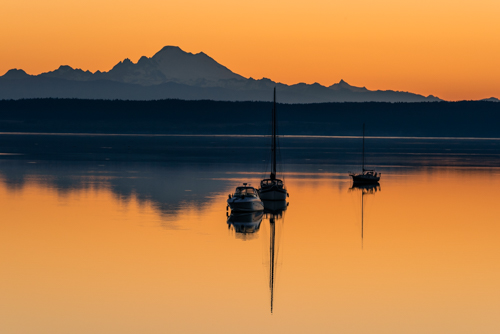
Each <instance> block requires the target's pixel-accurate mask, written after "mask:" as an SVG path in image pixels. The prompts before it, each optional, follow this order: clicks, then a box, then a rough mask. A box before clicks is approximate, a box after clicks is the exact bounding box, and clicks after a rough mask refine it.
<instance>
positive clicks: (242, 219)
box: [227, 211, 264, 240]
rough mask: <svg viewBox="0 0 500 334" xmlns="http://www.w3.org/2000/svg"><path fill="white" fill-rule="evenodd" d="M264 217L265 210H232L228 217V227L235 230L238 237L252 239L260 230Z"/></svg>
mask: <svg viewBox="0 0 500 334" xmlns="http://www.w3.org/2000/svg"><path fill="white" fill-rule="evenodd" d="M262 218H264V212H263V211H254V212H231V215H229V217H228V218H227V224H228V228H229V229H231V230H232V231H234V233H235V237H236V238H237V239H242V240H250V239H253V238H254V237H255V233H256V232H258V231H259V228H260V224H261V223H262Z"/></svg>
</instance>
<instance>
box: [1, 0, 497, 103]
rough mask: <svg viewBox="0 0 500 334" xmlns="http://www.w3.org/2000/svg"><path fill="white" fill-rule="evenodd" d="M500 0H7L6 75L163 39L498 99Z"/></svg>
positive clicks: (216, 52)
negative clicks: (16, 69)
mask: <svg viewBox="0 0 500 334" xmlns="http://www.w3.org/2000/svg"><path fill="white" fill-rule="evenodd" d="M499 16H500V1H498V0H474V1H472V0H454V1H451V0H433V1H429V0H419V1H411V0H410V1H400V0H399V1H396V0H378V1H373V0H372V1H370V0H357V1H332V0H310V1H296V0H287V1H284V0H279V1H262V0H254V1H229V0H212V1H203V0H182V1H181V0H169V1H165V0H143V1H130V0H121V1H117V0H99V1H97V0H86V1H75V0H64V1H63V0H43V1H40V0H2V2H1V4H0V45H1V52H0V75H3V74H4V73H5V72H6V71H8V70H9V69H12V68H21V69H24V70H25V71H26V72H27V73H29V74H39V73H42V72H47V71H52V70H54V69H56V68H58V67H59V65H70V66H72V67H74V68H81V69H83V70H90V71H92V72H94V71H97V70H101V71H107V70H109V69H111V68H112V67H113V65H115V64H116V63H117V62H119V61H120V60H123V59H124V58H130V59H131V60H132V61H134V62H136V61H137V60H138V59H139V58H140V57H141V56H143V55H145V56H148V57H151V56H153V55H154V54H155V53H156V52H157V51H159V50H160V49H161V48H162V47H163V46H165V45H176V46H179V47H180V48H182V49H183V50H184V51H187V52H193V53H198V52H201V51H203V52H205V53H206V54H208V55H209V56H211V57H212V58H214V59H215V60H216V61H218V62H219V63H221V64H223V65H224V66H227V67H228V68H229V69H231V70H232V71H233V72H236V73H238V74H241V75H243V76H245V77H253V78H257V79H260V78H262V77H267V78H270V79H272V80H274V81H278V82H283V83H286V84H295V83H299V82H305V83H314V82H318V83H320V84H322V85H328V86H329V85H331V84H333V83H336V82H338V81H340V79H344V80H345V81H347V82H348V83H350V84H351V85H355V86H365V87H366V88H368V89H371V90H376V89H382V90H386V89H392V90H401V91H411V92H414V93H418V94H423V95H429V94H433V95H435V96H438V97H440V98H443V99H446V100H463V99H481V98H487V97H491V96H496V97H499V98H500V66H499V63H498V62H499V59H500V36H499V35H500V19H499Z"/></svg>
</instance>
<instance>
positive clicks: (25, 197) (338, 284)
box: [0, 169, 500, 333]
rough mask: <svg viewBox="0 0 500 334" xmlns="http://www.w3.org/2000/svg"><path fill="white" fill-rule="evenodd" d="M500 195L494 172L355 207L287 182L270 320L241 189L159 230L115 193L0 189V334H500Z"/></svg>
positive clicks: (328, 185)
mask: <svg viewBox="0 0 500 334" xmlns="http://www.w3.org/2000/svg"><path fill="white" fill-rule="evenodd" d="M499 180H500V179H499V178H498V175H497V174H495V172H494V171H491V170H489V171H481V170H465V171H460V170H446V169H436V170H429V171H422V172H413V173H409V174H405V173H397V172H394V173H392V174H391V175H387V176H385V177H384V176H383V182H382V185H381V190H380V191H378V192H376V193H374V194H366V195H364V197H363V202H361V196H362V193H361V191H359V190H353V191H349V187H350V184H349V182H348V180H347V179H343V178H340V179H336V178H332V176H331V175H329V176H327V177H318V178H317V179H302V178H293V177H290V178H289V179H287V185H288V189H289V191H290V194H291V195H290V199H289V201H290V205H289V207H288V210H287V211H286V212H285V216H284V219H282V220H280V223H279V224H277V225H276V226H277V229H280V230H279V232H280V239H279V240H277V243H278V245H279V247H280V252H281V253H280V259H279V263H278V268H277V273H276V278H277V281H276V291H275V295H274V297H275V308H274V314H273V316H271V315H270V314H269V289H268V273H267V272H266V256H267V255H266V254H267V253H266V252H267V251H268V250H269V221H268V219H264V220H263V221H262V223H261V227H260V230H259V231H258V232H257V237H256V238H251V239H248V240H247V241H242V240H241V239H239V238H235V235H234V231H231V230H228V226H227V224H226V217H225V200H226V196H227V195H226V194H227V193H228V192H230V191H231V190H232V189H225V190H224V189H219V190H220V193H219V194H218V195H217V196H214V197H213V198H212V201H211V202H210V204H209V205H207V206H204V207H201V208H195V207H193V206H192V205H185V206H184V209H183V210H181V211H178V212H177V213H176V214H172V215H162V214H160V213H159V212H158V210H157V209H156V208H155V205H154V203H153V202H139V201H138V200H136V199H134V198H132V199H131V200H130V201H123V200H119V199H118V198H117V197H116V196H115V195H114V194H113V193H112V192H111V191H110V190H109V189H107V188H99V189H97V188H96V189H92V188H91V189H88V190H73V191H69V192H64V193H61V192H59V193H58V192H57V191H56V190H54V189H50V188H48V187H45V186H42V185H41V184H38V183H36V182H28V183H27V184H25V185H24V186H23V187H22V188H20V189H16V190H12V189H9V188H7V187H6V185H5V184H4V183H2V185H1V187H0V202H1V203H2V207H3V219H2V224H1V225H0V254H1V255H0V293H1V295H2V300H1V301H0V313H1V314H2V322H0V331H1V332H5V333H26V332H50V333H69V332H71V333H89V332H94V333H117V332H120V333H137V332H138V331H140V332H164V331H167V330H168V331H172V332H176V333H180V332H185V333H187V332H204V333H221V332H234V329H235V328H237V329H238V331H242V332H244V333H255V332H276V331H281V332H290V333H292V332H297V333H298V332H305V331H307V329H310V328H311V324H312V323H313V324H314V328H315V329H316V330H317V331H318V332H350V333H366V332H371V333H401V332H405V330H406V329H408V328H412V332H415V333H425V332H432V331H435V330H437V329H439V331H440V332H449V333H451V332H453V333H460V332H464V333H466V332H470V331H471V330H472V329H474V330H475V331H477V332H482V333H493V332H497V331H498V329H499V328H498V321H497V314H498V311H499V306H498V299H499V297H500V289H499V288H498V281H499V279H500V265H499V261H498V256H499V254H500V246H499V244H498V242H497V239H498V235H499V232H500V227H499V225H498V224H497V220H498V219H497V215H496V213H495V211H494V208H495V207H496V198H497V191H496V189H498V186H499V185H500V184H499V183H500V181H499ZM252 181H256V180H252ZM235 182H236V181H235ZM254 183H255V182H254ZM166 191H168V190H166ZM361 203H363V204H364V211H363V212H364V223H363V226H364V228H363V233H364V238H363V240H362V239H361ZM249 314H251V315H252V316H251V320H252V321H248V322H245V325H244V326H241V321H242V317H243V318H244V319H247V320H248V318H247V315H249Z"/></svg>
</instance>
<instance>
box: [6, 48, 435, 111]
mask: <svg viewBox="0 0 500 334" xmlns="http://www.w3.org/2000/svg"><path fill="white" fill-rule="evenodd" d="M274 87H276V89H277V92H278V97H279V102H282V103H320V102H370V101H373V102H376V101H378V102H432V101H441V99H439V98H437V97H435V96H432V95H429V96H427V97H425V96H422V95H418V94H413V93H409V92H400V91H391V90H386V91H382V90H376V91H372V90H368V89H366V88H365V87H355V86H351V85H349V84H348V83H347V82H345V81H344V80H341V81H340V82H338V83H336V84H333V85H331V86H329V87H326V86H322V85H320V84H318V83H314V84H305V83H299V84H295V85H285V84H282V83H277V82H274V81H272V80H270V79H267V78H262V79H258V80H256V79H253V78H245V77H243V76H241V75H239V74H236V73H234V72H232V71H231V70H229V69H228V68H227V67H225V66H223V65H221V64H219V63H218V62H217V61H215V60H214V59H213V58H211V57H209V56H208V55H206V54H205V53H203V52H200V53H197V54H193V53H189V52H185V51H183V50H181V49H180V48H179V47H176V46H165V47H164V48H162V49H161V50H160V51H159V52H157V53H156V54H155V55H154V56H153V57H151V58H148V57H145V56H143V57H141V58H140V59H139V61H138V62H137V63H133V62H132V61H131V60H130V59H125V60H123V61H120V62H119V63H118V64H116V65H115V66H114V67H113V68H112V69H111V70H110V71H108V72H101V71H96V72H94V73H92V72H90V71H83V70H81V69H78V68H77V69H74V68H72V67H70V66H67V65H62V66H60V67H59V68H58V69H56V70H54V71H51V72H45V73H42V74H39V75H29V74H27V73H26V72H25V71H23V70H21V69H11V70H9V71H8V72H7V73H5V75H3V76H0V99H21V98H47V97H52V98H84V99H119V100H158V99H172V98H174V99H184V100H205V99H208V100H216V101H269V100H270V96H271V94H270V92H271V91H272V89H273V88H274Z"/></svg>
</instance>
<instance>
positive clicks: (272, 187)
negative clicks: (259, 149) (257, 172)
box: [259, 88, 288, 201]
mask: <svg viewBox="0 0 500 334" xmlns="http://www.w3.org/2000/svg"><path fill="white" fill-rule="evenodd" d="M272 125H273V126H272V128H273V130H272V147H271V175H270V177H269V178H268V179H264V180H262V181H261V182H260V189H259V195H260V198H261V199H262V200H265V201H284V200H286V198H287V197H288V192H287V190H286V188H285V184H284V182H283V180H280V179H277V178H276V151H277V145H276V136H277V124H276V88H274V102H273V111H272Z"/></svg>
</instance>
